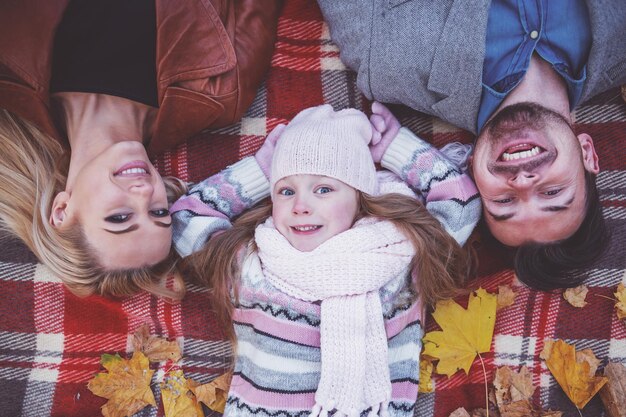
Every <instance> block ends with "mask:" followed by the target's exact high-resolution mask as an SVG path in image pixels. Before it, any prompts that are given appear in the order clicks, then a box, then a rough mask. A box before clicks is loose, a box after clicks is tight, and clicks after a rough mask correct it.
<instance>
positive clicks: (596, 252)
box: [513, 171, 610, 290]
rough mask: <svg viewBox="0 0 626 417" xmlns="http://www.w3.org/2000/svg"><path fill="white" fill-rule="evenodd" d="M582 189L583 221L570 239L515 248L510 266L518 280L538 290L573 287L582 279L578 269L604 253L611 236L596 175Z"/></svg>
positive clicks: (586, 175) (586, 181)
mask: <svg viewBox="0 0 626 417" xmlns="http://www.w3.org/2000/svg"><path fill="white" fill-rule="evenodd" d="M585 190H586V200H587V201H586V212H585V218H584V219H583V222H582V223H581V225H580V227H579V228H578V230H577V231H576V232H575V233H574V234H573V235H572V236H570V237H568V238H567V239H563V240H560V241H558V242H552V243H529V244H524V245H522V246H520V247H518V248H517V252H516V253H515V258H514V261H513V267H514V269H515V273H516V274H517V277H518V278H519V280H520V281H522V282H523V283H525V284H526V285H528V286H530V287H532V288H536V289H538V290H552V289H555V288H571V287H576V286H578V285H580V284H581V282H582V281H583V280H584V279H585V275H584V274H582V273H581V272H582V271H581V270H582V269H583V268H586V267H589V266H590V265H591V264H593V263H594V262H595V261H596V260H597V259H598V258H599V257H600V256H601V255H602V254H603V253H604V251H605V249H606V248H607V246H608V242H609V238H610V234H609V230H608V228H607V227H606V223H605V221H604V217H603V215H602V205H601V204H600V197H599V195H598V189H597V187H596V180H595V175H594V174H592V173H590V172H588V171H585Z"/></svg>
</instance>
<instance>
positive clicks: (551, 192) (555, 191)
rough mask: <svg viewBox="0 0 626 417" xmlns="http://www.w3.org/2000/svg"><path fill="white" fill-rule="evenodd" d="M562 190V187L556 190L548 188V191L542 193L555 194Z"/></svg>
mask: <svg viewBox="0 0 626 417" xmlns="http://www.w3.org/2000/svg"><path fill="white" fill-rule="evenodd" d="M561 190H562V188H559V189H558V190H550V191H546V192H545V193H543V194H544V195H557V194H558V193H560V192H561Z"/></svg>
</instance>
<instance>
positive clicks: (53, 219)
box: [50, 191, 70, 228]
mask: <svg viewBox="0 0 626 417" xmlns="http://www.w3.org/2000/svg"><path fill="white" fill-rule="evenodd" d="M69 199H70V194H69V193H68V192H66V191H61V192H60V193H58V194H57V195H56V197H54V201H53V202H52V210H50V224H51V225H52V226H53V227H56V228H60V227H61V226H63V222H64V221H65V219H66V217H67V213H66V211H65V210H66V209H67V202H68V201H69Z"/></svg>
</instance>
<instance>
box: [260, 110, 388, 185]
mask: <svg viewBox="0 0 626 417" xmlns="http://www.w3.org/2000/svg"><path fill="white" fill-rule="evenodd" d="M371 138H372V127H371V125H370V122H369V120H368V119H367V116H365V114H363V113H362V112H361V111H359V110H356V109H345V110H340V111H337V112H336V111H334V110H333V108H332V106H330V105H328V104H325V105H322V106H318V107H311V108H308V109H306V110H303V111H301V112H300V113H298V114H297V115H296V117H294V118H293V120H292V121H291V122H290V123H289V124H288V125H287V127H286V128H285V130H284V131H283V133H282V135H281V136H280V139H279V140H278V143H277V145H276V150H275V151H274V155H273V158H272V169H271V174H270V186H271V189H272V190H273V189H274V185H275V184H276V182H278V181H279V180H281V179H282V178H285V177H288V176H290V175H295V174H311V175H324V176H327V177H331V178H335V179H338V180H340V181H342V182H344V183H346V184H348V185H349V186H351V187H353V188H355V189H357V190H359V191H363V192H364V193H367V194H370V195H376V194H377V192H378V180H377V178H376V167H375V166H374V161H373V160H372V155H371V154H370V150H369V148H368V146H367V145H368V144H369V142H370V140H371Z"/></svg>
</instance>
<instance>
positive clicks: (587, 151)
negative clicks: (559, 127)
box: [577, 133, 600, 174]
mask: <svg viewBox="0 0 626 417" xmlns="http://www.w3.org/2000/svg"><path fill="white" fill-rule="evenodd" d="M577 137H578V142H579V143H580V148H581V150H582V153H583V166H584V167H585V170H587V171H589V172H591V173H592V174H597V173H598V172H600V165H599V164H598V154H596V149H595V148H594V146H593V139H591V136H589V135H588V134H586V133H581V134H580V135H578V136H577Z"/></svg>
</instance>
